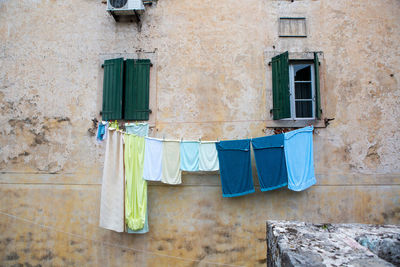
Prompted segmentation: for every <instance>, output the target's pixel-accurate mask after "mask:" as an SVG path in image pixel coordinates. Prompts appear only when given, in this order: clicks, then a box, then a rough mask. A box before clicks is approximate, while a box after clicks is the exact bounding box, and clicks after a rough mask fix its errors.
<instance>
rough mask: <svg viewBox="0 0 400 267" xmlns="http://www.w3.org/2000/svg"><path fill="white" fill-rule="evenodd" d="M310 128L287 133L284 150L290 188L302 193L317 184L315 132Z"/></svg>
mask: <svg viewBox="0 0 400 267" xmlns="http://www.w3.org/2000/svg"><path fill="white" fill-rule="evenodd" d="M313 129H314V127H313V126H309V127H305V128H301V129H298V130H295V131H291V132H288V133H285V134H284V135H285V140H284V149H285V158H286V167H287V173H288V188H289V189H291V190H294V191H302V190H305V189H307V188H308V187H310V186H312V185H313V184H315V183H316V182H317V181H316V180H315V174H314V154H313V136H312V132H313Z"/></svg>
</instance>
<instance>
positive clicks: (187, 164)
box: [180, 141, 200, 172]
mask: <svg viewBox="0 0 400 267" xmlns="http://www.w3.org/2000/svg"><path fill="white" fill-rule="evenodd" d="M199 148H200V143H199V142H196V141H195V142H190V141H184V142H181V146H180V149H181V170H182V171H189V172H197V171H198V170H199Z"/></svg>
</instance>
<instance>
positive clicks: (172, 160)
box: [161, 141, 182, 184]
mask: <svg viewBox="0 0 400 267" xmlns="http://www.w3.org/2000/svg"><path fill="white" fill-rule="evenodd" d="M180 158H181V157H180V142H175V141H163V158H162V175H161V181H162V182H163V183H166V184H180V183H182V172H181V160H180Z"/></svg>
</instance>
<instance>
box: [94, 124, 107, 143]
mask: <svg viewBox="0 0 400 267" xmlns="http://www.w3.org/2000/svg"><path fill="white" fill-rule="evenodd" d="M107 124H108V123H103V122H99V127H98V128H97V136H96V139H97V141H99V142H101V141H104V139H105V138H106V133H107Z"/></svg>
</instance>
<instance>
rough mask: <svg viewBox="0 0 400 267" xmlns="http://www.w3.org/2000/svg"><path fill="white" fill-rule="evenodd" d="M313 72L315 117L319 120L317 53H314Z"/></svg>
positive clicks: (319, 97) (319, 101) (319, 96)
mask: <svg viewBox="0 0 400 267" xmlns="http://www.w3.org/2000/svg"><path fill="white" fill-rule="evenodd" d="M314 70H315V109H316V110H315V116H316V118H317V119H321V95H320V91H319V61H318V53H317V52H314Z"/></svg>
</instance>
